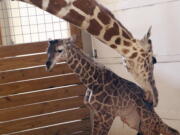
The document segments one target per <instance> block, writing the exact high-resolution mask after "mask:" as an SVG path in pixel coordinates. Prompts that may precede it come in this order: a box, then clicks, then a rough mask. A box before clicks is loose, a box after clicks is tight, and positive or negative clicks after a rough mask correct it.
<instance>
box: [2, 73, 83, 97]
mask: <svg viewBox="0 0 180 135" xmlns="http://www.w3.org/2000/svg"><path fill="white" fill-rule="evenodd" d="M76 83H80V81H79V78H78V76H77V75H74V74H71V75H64V76H57V77H49V78H43V79H38V80H30V81H25V82H17V83H12V84H4V85H0V96H6V95H11V94H17V93H22V92H29V91H35V90H40V89H47V88H50V87H57V86H64V85H70V84H76Z"/></svg>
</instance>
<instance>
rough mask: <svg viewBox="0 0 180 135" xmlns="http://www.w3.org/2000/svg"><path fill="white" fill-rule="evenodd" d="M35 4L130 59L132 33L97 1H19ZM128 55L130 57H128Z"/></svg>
mask: <svg viewBox="0 0 180 135" xmlns="http://www.w3.org/2000/svg"><path fill="white" fill-rule="evenodd" d="M17 1H24V2H27V3H31V4H34V5H36V6H38V7H39V8H41V9H43V10H46V11H47V12H49V13H51V14H54V15H56V16H58V17H60V18H63V19H65V20H66V21H68V22H70V23H72V24H74V25H75V26H78V27H79V28H81V29H83V30H86V31H88V32H89V33H90V34H92V35H94V36H95V37H96V38H98V39H99V40H101V41H102V42H104V43H105V44H106V45H108V46H110V47H111V48H113V49H115V50H117V51H118V52H119V53H120V54H121V55H122V56H124V57H130V54H128V53H127V47H130V46H132V42H133V40H132V39H133V37H132V35H131V33H130V32H129V31H128V30H127V29H126V28H125V27H124V26H123V25H122V24H121V23H120V22H119V21H118V20H117V19H116V18H115V17H114V16H113V15H112V13H111V12H110V11H109V10H107V9H106V8H104V7H103V6H101V5H100V4H98V3H97V2H96V1H95V0H17ZM127 55H128V56H127Z"/></svg>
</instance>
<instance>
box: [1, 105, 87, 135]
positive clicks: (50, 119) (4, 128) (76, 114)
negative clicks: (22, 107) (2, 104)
mask: <svg viewBox="0 0 180 135" xmlns="http://www.w3.org/2000/svg"><path fill="white" fill-rule="evenodd" d="M88 117H89V110H88V109H87V108H78V109H74V110H67V111H63V112H56V113H50V114H46V115H40V116H37V117H30V118H26V119H18V120H16V121H9V122H5V123H0V129H1V130H0V134H1V135H2V134H8V133H12V132H17V131H22V130H27V129H32V128H38V127H44V126H48V125H53V124H58V123H63V122H70V121H75V120H80V119H85V118H88Z"/></svg>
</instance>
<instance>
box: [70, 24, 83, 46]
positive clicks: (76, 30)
mask: <svg viewBox="0 0 180 135" xmlns="http://www.w3.org/2000/svg"><path fill="white" fill-rule="evenodd" d="M70 33H71V35H72V36H73V35H75V36H76V45H77V46H78V47H79V48H81V49H83V43H82V33H81V30H80V29H79V28H78V27H76V26H74V25H72V24H70Z"/></svg>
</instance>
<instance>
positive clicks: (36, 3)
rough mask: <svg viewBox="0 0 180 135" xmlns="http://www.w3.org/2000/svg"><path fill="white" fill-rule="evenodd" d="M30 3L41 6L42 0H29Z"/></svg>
mask: <svg viewBox="0 0 180 135" xmlns="http://www.w3.org/2000/svg"><path fill="white" fill-rule="evenodd" d="M31 2H32V4H34V5H36V6H38V7H40V8H42V0H31Z"/></svg>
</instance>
